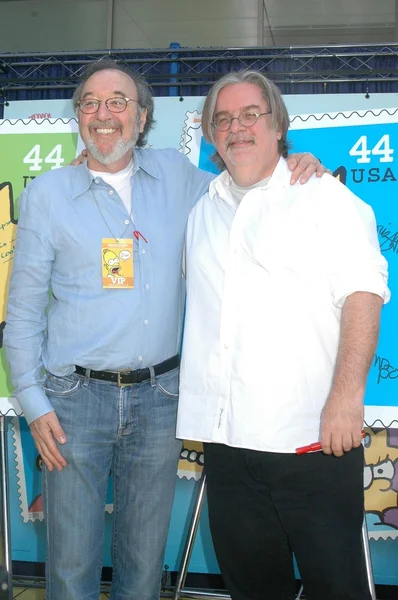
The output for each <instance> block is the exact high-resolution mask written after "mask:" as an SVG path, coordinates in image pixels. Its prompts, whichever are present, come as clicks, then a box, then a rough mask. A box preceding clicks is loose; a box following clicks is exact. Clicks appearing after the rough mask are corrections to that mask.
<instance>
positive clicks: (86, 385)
mask: <svg viewBox="0 0 398 600" xmlns="http://www.w3.org/2000/svg"><path fill="white" fill-rule="evenodd" d="M90 375H91V369H86V373H85V375H84V381H83V385H84V387H88V384H89V383H90Z"/></svg>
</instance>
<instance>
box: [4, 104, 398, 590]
mask: <svg viewBox="0 0 398 600" xmlns="http://www.w3.org/2000/svg"><path fill="white" fill-rule="evenodd" d="M347 98H348V99H349V101H350V102H352V98H350V97H347ZM161 100H163V101H164V100H167V102H166V103H165V102H163V103H160V102H159V101H161ZM186 100H187V101H189V102H184V103H181V102H179V99H178V98H167V99H163V98H160V99H155V101H156V107H157V108H156V111H157V115H161V123H159V125H161V126H160V128H159V127H158V129H157V130H155V131H154V132H153V133H152V134H151V136H150V139H149V143H150V144H151V145H152V146H154V147H166V146H170V145H173V146H175V147H177V146H178V147H179V149H180V150H181V152H183V153H184V154H186V155H187V156H188V157H189V159H190V160H191V161H192V162H193V164H195V165H197V166H199V167H200V168H203V169H206V170H210V171H212V172H217V171H216V168H215V166H214V164H213V163H212V161H211V156H212V153H213V152H214V148H212V147H211V146H210V145H209V144H207V143H206V142H205V140H204V139H203V136H202V130H201V112H200V111H201V107H202V105H203V99H202V98H190V99H189V98H188V99H186ZM339 103H340V104H339V107H338V109H337V110H336V111H334V112H332V111H329V112H327V113H311V114H304V113H303V114H297V115H295V116H293V117H292V121H291V130H290V134H289V138H290V141H291V147H292V151H297V152H300V151H304V150H306V151H307V150H310V151H311V152H312V153H313V154H315V155H316V156H317V157H319V158H320V159H321V160H322V162H323V163H324V164H325V165H326V166H327V167H328V168H330V169H331V170H332V171H333V174H334V176H336V177H338V178H339V179H340V180H341V181H342V182H343V183H344V184H345V185H347V186H348V187H349V188H350V189H351V190H352V191H353V192H354V193H355V194H357V195H358V196H359V197H361V198H362V199H363V200H365V201H366V202H368V203H369V204H370V205H371V206H372V207H373V209H374V211H375V214H376V219H377V224H378V233H379V240H380V245H381V249H382V251H383V253H384V254H385V256H386V258H387V259H388V261H389V269H390V288H391V291H392V300H391V302H390V304H388V305H387V306H386V307H385V308H384V310H383V317H382V329H381V334H380V340H379V345H378V349H377V352H376V356H375V359H374V361H373V365H372V368H371V371H370V375H369V381H368V387H367V392H366V398H365V418H366V425H367V428H366V432H367V435H366V438H365V461H366V467H365V480H364V487H365V501H366V518H367V523H368V528H369V534H370V538H371V551H372V560H373V565H374V571H375V578H376V582H377V583H388V584H398V573H397V571H396V564H397V561H398V540H397V538H398V394H397V388H396V386H397V385H398V383H397V382H396V380H397V378H398V347H397V345H396V344H395V332H396V331H397V319H398V308H397V306H398V305H397V303H396V300H395V291H396V285H397V284H396V276H395V273H396V269H397V264H396V263H397V260H398V257H397V253H398V209H397V207H396V199H397V197H398V185H397V179H398V162H397V148H398V108H389V109H383V108H379V109H372V110H343V111H340V106H341V103H342V99H341V97H340V98H339ZM25 104H26V103H25ZM188 104H189V105H188ZM347 104H349V102H348V100H347ZM160 106H162V110H161V111H158V108H159V107H160ZM35 112H37V111H35V110H34V108H32V111H31V112H30V114H31V115H32V114H34V113H35ZM47 112H48V113H49V114H52V113H51V111H50V110H48V111H47ZM81 147H82V144H81V141H80V138H79V135H78V130H77V123H76V121H75V119H73V118H63V119H61V118H58V119H49V118H47V117H46V118H41V119H37V120H34V119H30V120H26V119H25V120H22V119H17V120H9V119H6V120H4V121H0V155H1V156H2V171H1V176H0V313H1V322H0V346H1V345H2V331H3V328H4V324H5V298H6V294H7V283H8V278H9V272H10V268H11V266H12V256H13V252H14V242H15V234H16V227H17V215H18V196H19V194H20V192H21V191H22V189H24V187H26V185H28V184H29V181H30V180H31V179H33V178H34V177H36V176H38V175H40V174H41V173H42V172H44V171H46V170H49V169H54V168H58V167H61V166H63V165H65V164H68V163H69V162H70V161H71V160H72V158H74V157H75V156H76V155H77V154H78V153H79V152H80V149H81ZM336 235H337V236H338V232H336ZM280 237H281V244H283V237H284V234H283V231H281V232H280ZM353 242H354V243H355V240H353ZM1 352H2V350H0V353H1ZM281 360H283V357H281ZM288 369H289V365H286V371H288ZM0 395H1V396H2V399H1V400H0V410H1V412H2V413H6V412H7V411H10V412H9V414H10V415H14V414H15V410H14V409H13V408H12V406H15V403H14V405H13V404H12V403H13V401H12V400H11V399H10V397H11V396H12V388H11V384H10V381H9V374H8V369H7V367H6V363H5V359H4V356H3V355H1V364H0ZM8 433H9V435H8V443H9V462H10V492H11V519H12V523H11V530H12V550H13V559H14V560H21V561H33V562H35V561H38V562H42V561H44V558H45V549H44V523H43V521H42V519H43V514H42V500H41V477H40V473H41V462H40V457H38V455H37V452H36V450H35V447H34V444H33V441H32V439H31V437H30V434H29V428H28V426H27V424H26V421H25V420H24V419H23V418H20V419H19V418H17V417H15V416H14V417H12V418H10V419H8ZM202 464H203V453H202V449H201V446H200V444H197V443H193V442H185V443H184V448H183V450H182V453H181V460H180V464H179V469H178V475H177V490H176V497H175V502H174V507H173V515H172V521H171V526H170V533H169V539H168V544H167V549H166V559H165V563H166V564H167V568H168V569H169V570H171V571H173V570H177V569H178V564H179V558H180V556H181V552H182V549H183V545H184V535H185V533H186V530H187V525H188V519H189V515H190V511H191V508H192V502H193V497H194V495H195V493H196V489H197V480H198V479H199V478H200V473H201V469H202ZM342 493H344V490H342ZM105 511H106V514H105V520H106V549H105V553H104V564H105V565H110V564H111V563H110V552H109V547H110V531H111V512H112V482H111V481H110V484H109V489H108V498H107V503H106V507H105ZM190 570H191V571H195V572H201V573H206V572H209V573H216V572H218V566H217V562H216V559H215V556H214V552H213V548H212V545H211V540H210V533H209V529H208V525H207V509H206V507H205V509H204V511H203V515H202V519H201V526H200V528H199V532H198V535H197V540H196V543H195V548H194V552H193V555H192V559H191V563H190Z"/></svg>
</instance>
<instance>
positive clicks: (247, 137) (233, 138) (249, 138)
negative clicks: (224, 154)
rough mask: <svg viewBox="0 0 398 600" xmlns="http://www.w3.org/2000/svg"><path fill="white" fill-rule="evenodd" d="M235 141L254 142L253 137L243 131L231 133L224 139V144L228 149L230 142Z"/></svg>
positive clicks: (233, 142)
mask: <svg viewBox="0 0 398 600" xmlns="http://www.w3.org/2000/svg"><path fill="white" fill-rule="evenodd" d="M236 142H253V143H255V138H254V136H252V135H247V134H245V133H236V134H233V133H231V134H230V135H229V136H228V137H227V139H226V141H225V146H226V148H227V149H228V148H229V147H230V146H231V145H232V144H236Z"/></svg>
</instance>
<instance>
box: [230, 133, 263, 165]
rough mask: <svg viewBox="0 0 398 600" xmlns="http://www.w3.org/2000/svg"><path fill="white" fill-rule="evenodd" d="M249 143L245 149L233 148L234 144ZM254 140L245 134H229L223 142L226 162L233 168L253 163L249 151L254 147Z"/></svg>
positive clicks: (253, 157)
mask: <svg viewBox="0 0 398 600" xmlns="http://www.w3.org/2000/svg"><path fill="white" fill-rule="evenodd" d="M243 141H244V142H249V143H250V145H249V146H248V147H246V148H245V149H242V148H239V146H237V147H235V146H234V142H243ZM256 145H257V144H256V139H255V137H254V136H252V135H247V134H230V135H229V136H228V138H227V139H226V142H225V150H224V152H225V155H226V157H228V161H229V162H230V163H231V164H232V165H234V166H245V165H248V164H250V163H252V162H253V160H254V159H255V156H254V155H253V153H252V152H251V150H252V149H253V148H254V147H255V146H256Z"/></svg>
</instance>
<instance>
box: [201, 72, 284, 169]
mask: <svg viewBox="0 0 398 600" xmlns="http://www.w3.org/2000/svg"><path fill="white" fill-rule="evenodd" d="M237 83H253V84H254V85H258V87H259V88H260V89H261V91H262V95H263V98H264V100H266V101H267V103H268V109H269V110H270V111H271V123H272V128H273V129H274V130H275V131H279V132H280V133H281V134H282V137H281V139H280V140H279V142H278V150H279V154H280V155H281V156H283V157H284V158H286V157H287V154H288V149H289V144H288V141H287V131H288V129H289V123H290V121H289V114H288V112H287V108H286V106H285V103H284V101H283V99H282V95H281V93H280V90H279V88H278V87H277V86H276V85H275V84H274V83H273V82H272V81H271V80H270V79H268V78H267V77H266V76H265V75H263V74H262V73H260V72H259V71H248V70H244V71H232V72H231V73H227V74H226V75H224V76H223V77H221V79H219V80H218V81H216V83H215V84H214V85H213V86H212V87H211V89H210V91H209V93H208V94H207V98H206V101H205V104H204V107H203V113H202V131H203V135H204V138H205V140H207V141H208V142H210V143H211V144H215V140H214V125H213V118H214V112H215V109H216V104H217V98H218V94H219V93H220V92H221V90H222V89H223V88H225V87H227V86H228V85H235V84H237ZM211 158H212V160H213V162H214V163H215V164H216V165H217V167H219V169H220V170H224V169H225V168H226V167H225V163H224V161H223V160H222V158H221V156H220V155H219V154H218V152H216V153H215V154H214V155H213V156H212V157H211Z"/></svg>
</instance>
